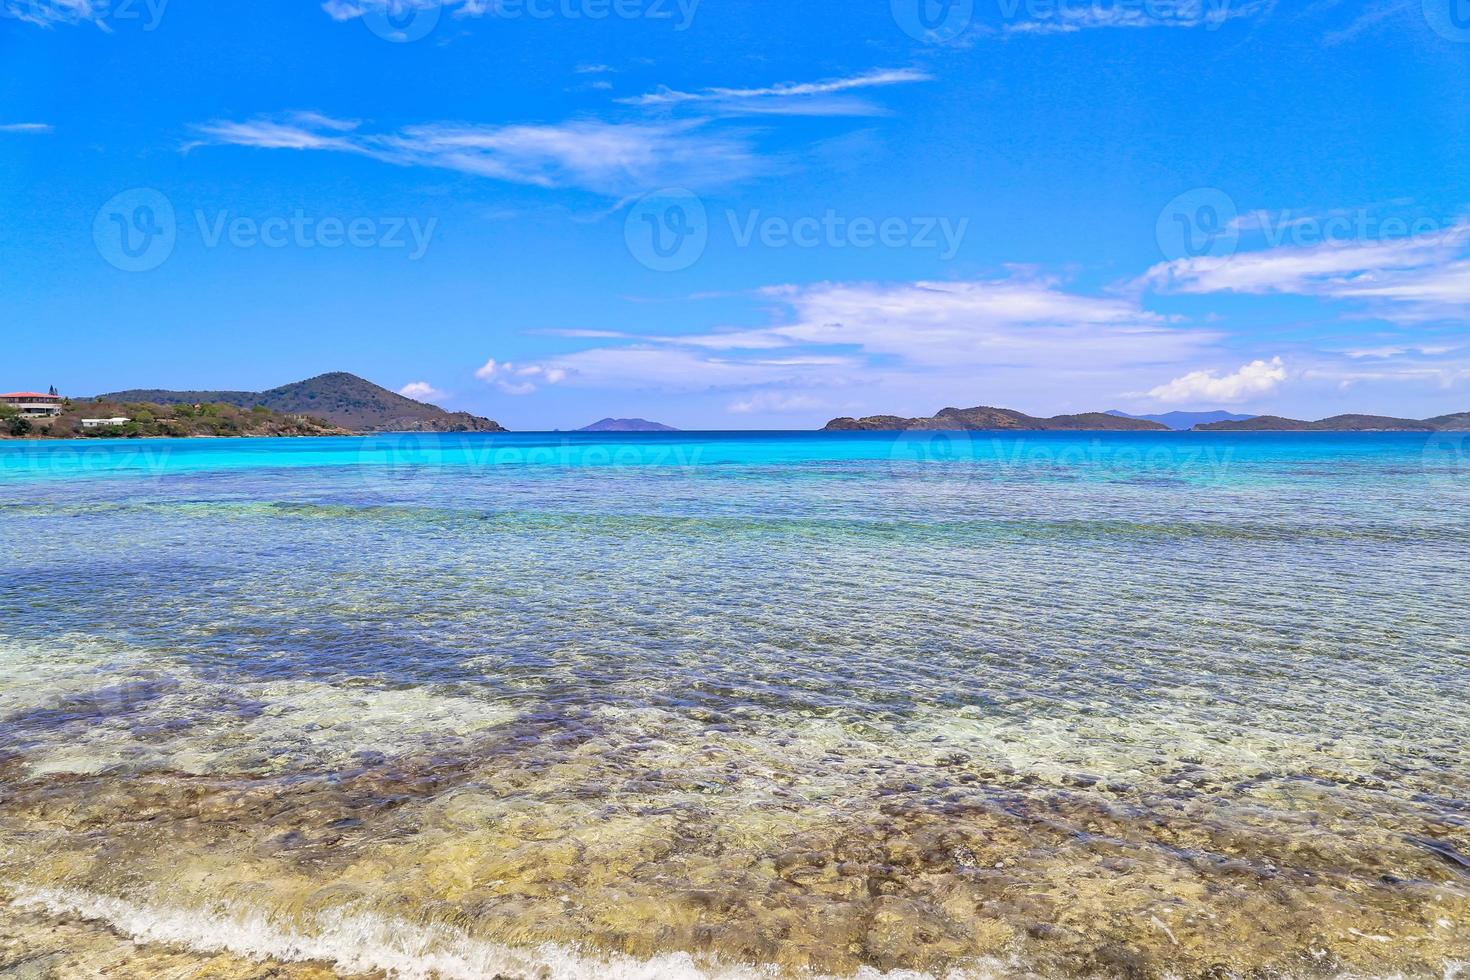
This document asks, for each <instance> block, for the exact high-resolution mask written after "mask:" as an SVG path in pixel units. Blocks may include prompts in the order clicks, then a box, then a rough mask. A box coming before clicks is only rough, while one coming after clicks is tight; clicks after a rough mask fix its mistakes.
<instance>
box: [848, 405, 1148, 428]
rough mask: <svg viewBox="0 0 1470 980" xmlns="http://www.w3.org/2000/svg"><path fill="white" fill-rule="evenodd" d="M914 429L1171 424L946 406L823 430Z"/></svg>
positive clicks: (1098, 415) (1097, 414)
mask: <svg viewBox="0 0 1470 980" xmlns="http://www.w3.org/2000/svg"><path fill="white" fill-rule="evenodd" d="M911 429H929V430H936V431H944V430H949V431H955V430H963V431H989V430H994V429H1010V430H1017V431H1028V432H1168V431H1169V427H1168V426H1167V425H1164V424H1162V423H1159V422H1151V421H1149V420H1148V419H1135V418H1127V417H1125V416H1119V415H1109V414H1108V413H1106V412H1084V413H1082V414H1080V415H1055V416H1053V417H1051V418H1045V419H1043V418H1036V417H1035V416H1032V415H1027V414H1026V413H1025V412H1017V411H1015V410H1014V409H1009V408H990V407H980V408H946V409H942V410H941V411H939V412H937V413H935V414H934V415H933V416H931V417H929V418H922V419H908V418H902V417H900V416H897V415H870V416H868V417H867V418H861V419H853V418H840V419H833V420H832V421H830V422H828V423H827V424H826V426H825V427H824V428H823V430H822V431H824V432H904V431H908V430H911Z"/></svg>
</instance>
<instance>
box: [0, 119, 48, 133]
mask: <svg viewBox="0 0 1470 980" xmlns="http://www.w3.org/2000/svg"><path fill="white" fill-rule="evenodd" d="M51 131H52V126H51V124H50V123H37V122H25V123H0V133H49V132H51Z"/></svg>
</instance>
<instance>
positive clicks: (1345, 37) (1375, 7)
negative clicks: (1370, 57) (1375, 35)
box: [1322, 0, 1453, 47]
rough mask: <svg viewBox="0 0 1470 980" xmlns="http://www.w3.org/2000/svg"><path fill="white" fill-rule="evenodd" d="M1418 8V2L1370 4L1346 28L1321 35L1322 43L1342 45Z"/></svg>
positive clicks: (1401, 0)
mask: <svg viewBox="0 0 1470 980" xmlns="http://www.w3.org/2000/svg"><path fill="white" fill-rule="evenodd" d="M1451 2H1453V0H1451ZM1419 7H1420V0H1386V2H1382V3H1376V4H1372V5H1370V6H1369V7H1368V9H1366V10H1364V11H1363V12H1362V13H1360V14H1358V16H1357V17H1355V18H1354V19H1353V21H1352V22H1351V23H1349V24H1348V25H1347V26H1346V27H1343V28H1340V29H1339V30H1335V31H1329V32H1328V33H1326V34H1325V35H1323V37H1322V43H1323V44H1324V45H1326V46H1328V47H1333V46H1335V45H1338V44H1343V43H1345V42H1347V41H1351V40H1352V39H1353V38H1355V37H1357V36H1358V35H1360V34H1363V33H1365V32H1367V31H1370V30H1372V29H1373V28H1375V27H1377V26H1378V25H1379V24H1381V23H1383V22H1384V21H1387V20H1390V19H1392V18H1394V17H1397V16H1399V15H1401V14H1406V13H1408V12H1409V11H1411V10H1418V9H1419Z"/></svg>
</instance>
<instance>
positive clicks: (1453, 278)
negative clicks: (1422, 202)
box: [1140, 221, 1470, 322]
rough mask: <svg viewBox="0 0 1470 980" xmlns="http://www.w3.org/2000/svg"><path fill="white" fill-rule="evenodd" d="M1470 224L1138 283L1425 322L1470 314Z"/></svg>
mask: <svg viewBox="0 0 1470 980" xmlns="http://www.w3.org/2000/svg"><path fill="white" fill-rule="evenodd" d="M1467 251H1470V221H1461V222H1457V223H1455V224H1452V225H1449V226H1447V227H1446V228H1444V229H1442V230H1439V231H1436V232H1433V233H1429V234H1423V235H1413V236H1406V237H1402V238H1390V239H1383V240H1368V241H1329V242H1324V243H1322V244H1320V245H1315V246H1308V247H1279V248H1268V249H1263V250H1260V251H1254V252H1242V253H1239V254H1236V255H1229V256H1219V257H1216V256H1202V257H1199V258H1189V259H1177V260H1174V261H1172V262H1162V263H1159V264H1158V265H1155V266H1154V267H1152V268H1151V269H1149V270H1148V272H1147V273H1145V274H1144V276H1143V277H1142V279H1141V280H1140V283H1141V284H1142V285H1144V286H1147V287H1149V288H1153V289H1156V290H1159V291H1160V292H1170V293H1192V294H1204V293H1217V292H1232V293H1247V294H1254V295H1264V294H1271V293H1285V294H1295V295H1303V296H1319V297H1325V298H1328V299H1338V300H1358V301H1361V302H1363V303H1365V304H1368V305H1369V306H1370V308H1371V311H1372V312H1373V313H1374V314H1375V315H1377V316H1381V317H1383V318H1384V319H1388V320H1393V321H1399V322H1422V321H1426V320H1436V319H1444V318H1451V317H1461V316H1463V315H1465V313H1466V311H1467V310H1470V254H1467Z"/></svg>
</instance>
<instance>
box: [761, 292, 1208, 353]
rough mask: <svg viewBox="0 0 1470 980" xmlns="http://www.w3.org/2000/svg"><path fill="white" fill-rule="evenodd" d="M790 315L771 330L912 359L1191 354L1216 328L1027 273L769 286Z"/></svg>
mask: <svg viewBox="0 0 1470 980" xmlns="http://www.w3.org/2000/svg"><path fill="white" fill-rule="evenodd" d="M766 295H767V296H769V297H770V298H772V299H775V300H779V301H781V302H784V303H786V304H788V305H789V306H790V307H791V309H792V311H793V313H794V314H795V316H794V318H793V320H792V322H790V323H788V324H786V325H784V326H778V327H774V328H770V329H768V330H767V331H765V332H764V333H763V334H762V336H776V337H782V338H785V339H787V340H788V341H791V342H799V343H804V344H821V345H834V344H835V345H855V346H857V347H860V348H861V349H862V350H863V351H864V352H865V353H867V354H869V355H883V356H893V357H900V358H902V359H903V360H904V361H906V362H908V363H909V364H913V365H922V366H926V367H931V368H941V367H942V368H954V367H957V366H960V365H981V366H994V365H1010V366H1034V367H1045V366H1048V365H1056V364H1059V363H1083V364H1088V365H1091V366H1094V367H1096V368H1097V369H1100V370H1102V369H1106V368H1109V367H1119V366H1123V365H1128V364H1138V363H1160V362H1163V363H1168V362H1177V361H1180V360H1183V359H1186V358H1188V357H1190V356H1192V355H1193V354H1195V353H1196V352H1198V351H1199V350H1200V349H1202V348H1203V347H1205V346H1206V345H1208V344H1209V343H1211V342H1213V341H1214V340H1215V339H1216V336H1215V335H1214V334H1212V333H1206V332H1202V331H1194V330H1184V329H1179V328H1177V327H1174V326H1171V325H1170V324H1169V322H1168V321H1167V319H1166V318H1165V317H1162V316H1160V315H1158V314H1155V313H1150V312H1148V311H1145V310H1143V309H1141V308H1140V307H1139V306H1138V305H1137V303H1136V302H1134V301H1132V300H1130V299H1127V298H1123V297H1113V296H1087V295H1083V294H1080V293H1073V292H1068V291H1066V290H1064V289H1062V288H1060V286H1059V284H1058V283H1057V282H1055V281H1054V280H1050V279H1045V278H1034V277H1028V276H1014V277H1011V278H1008V279H995V280H974V281H968V282H923V281H921V282H915V283H900V284H872V283H820V284H817V285H815V286H807V287H791V286H786V287H778V288H775V289H769V290H766Z"/></svg>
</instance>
